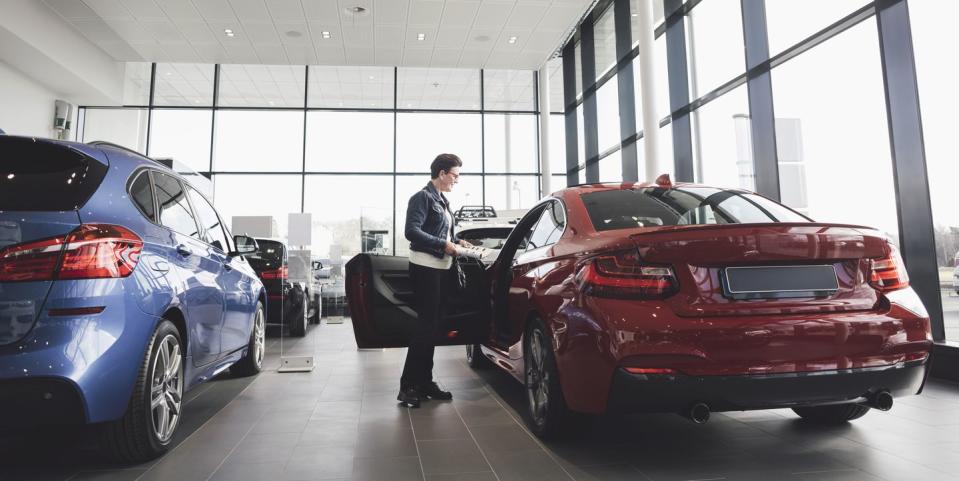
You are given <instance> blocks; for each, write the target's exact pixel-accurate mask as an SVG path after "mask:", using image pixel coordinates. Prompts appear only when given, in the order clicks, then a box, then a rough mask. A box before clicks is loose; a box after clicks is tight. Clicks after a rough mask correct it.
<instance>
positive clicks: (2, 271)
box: [0, 237, 65, 282]
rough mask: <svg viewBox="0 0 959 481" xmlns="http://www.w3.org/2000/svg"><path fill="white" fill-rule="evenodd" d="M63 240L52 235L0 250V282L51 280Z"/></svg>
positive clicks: (61, 249)
mask: <svg viewBox="0 0 959 481" xmlns="http://www.w3.org/2000/svg"><path fill="white" fill-rule="evenodd" d="M64 240H65V239H64V237H54V238H51V239H43V240H38V241H32V242H27V243H25V244H18V245H13V246H9V247H6V248H4V249H3V250H0V282H18V281H50V280H53V276H54V274H56V271H57V262H58V261H59V260H60V253H61V252H63V243H64Z"/></svg>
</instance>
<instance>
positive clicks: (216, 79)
mask: <svg viewBox="0 0 959 481" xmlns="http://www.w3.org/2000/svg"><path fill="white" fill-rule="evenodd" d="M219 97H220V64H214V65H213V106H212V107H210V110H211V111H212V112H211V113H210V165H209V170H208V172H209V173H210V177H211V178H212V177H213V156H214V155H215V152H214V151H215V150H216V110H217V107H219V105H220V99H219ZM213 196H214V197H216V183H214V184H213Z"/></svg>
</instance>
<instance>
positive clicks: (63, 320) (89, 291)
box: [0, 135, 266, 461]
mask: <svg viewBox="0 0 959 481" xmlns="http://www.w3.org/2000/svg"><path fill="white" fill-rule="evenodd" d="M255 250H256V243H255V241H253V240H252V239H250V238H248V237H245V236H236V237H232V238H231V236H230V235H229V232H228V231H227V228H226V226H225V225H224V224H223V223H222V222H221V218H220V216H219V215H218V214H217V212H216V211H215V210H214V209H213V206H212V205H211V204H210V202H209V201H208V200H207V199H206V198H205V197H204V196H203V195H202V194H200V193H199V192H198V191H197V190H196V189H195V188H194V187H193V186H191V185H190V184H189V183H187V182H185V181H184V180H183V179H182V178H181V177H179V176H178V175H177V174H175V173H174V172H172V171H171V170H170V169H168V168H167V167H165V166H163V165H161V164H160V163H158V162H155V161H153V160H151V159H148V158H146V157H143V156H141V155H139V154H136V153H135V152H131V151H129V150H126V149H124V148H122V147H117V146H113V145H110V144H104V143H96V144H92V145H87V144H77V143H70V142H59V141H51V140H42V139H34V138H25V137H13V136H5V135H0V426H26V427H29V426H34V425H38V424H50V423H55V424H69V423H79V424H83V423H86V424H97V425H98V426H97V430H98V432H99V433H101V435H102V438H101V441H102V442H101V444H102V445H103V447H104V448H106V449H108V450H110V451H112V452H113V454H114V455H115V456H116V457H117V458H119V459H121V460H126V461H142V460H146V459H150V458H153V457H156V456H158V455H159V454H161V453H163V452H164V451H165V450H166V449H167V447H168V445H169V443H170V440H171V438H172V437H173V433H174V431H175V430H176V427H177V424H178V421H179V419H180V416H181V414H182V413H181V407H182V403H181V399H182V395H183V393H184V392H185V391H186V390H189V389H190V388H191V387H193V386H195V385H197V384H199V383H201V382H203V381H205V380H208V379H210V378H212V377H214V376H216V375H217V374H218V373H220V372H221V371H223V370H225V369H227V368H231V370H232V371H233V372H234V373H235V374H239V375H253V374H256V373H258V372H259V371H260V368H261V366H262V363H263V353H264V319H265V312H264V306H265V305H266V303H265V302H264V301H265V292H264V289H263V284H262V283H261V282H260V280H259V279H258V278H257V276H256V274H255V273H254V272H253V269H252V267H251V266H250V265H249V263H248V262H247V261H246V260H245V259H244V258H243V255H244V254H248V253H252V252H254V251H255Z"/></svg>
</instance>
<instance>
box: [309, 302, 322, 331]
mask: <svg viewBox="0 0 959 481" xmlns="http://www.w3.org/2000/svg"><path fill="white" fill-rule="evenodd" d="M310 304H312V305H313V314H312V315H311V316H310V324H319V323H320V298H319V296H315V297H313V301H312V302H311V303H310Z"/></svg>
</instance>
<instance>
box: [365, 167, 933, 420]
mask: <svg viewBox="0 0 959 481" xmlns="http://www.w3.org/2000/svg"><path fill="white" fill-rule="evenodd" d="M407 265H408V264H407V259H406V258H403V257H390V256H368V255H360V256H357V257H354V258H353V259H352V260H351V261H350V262H349V263H348V264H347V296H348V298H349V302H350V307H351V310H352V313H353V329H354V333H355V336H356V342H357V345H358V346H359V347H361V348H379V347H401V346H405V345H406V339H407V337H408V332H409V330H410V325H411V323H412V322H413V320H414V318H415V316H416V314H415V312H414V311H413V310H412V309H411V307H410V300H411V299H410V296H411V289H410V286H409V279H408V276H407ZM464 268H465V270H466V272H467V278H468V283H467V288H466V289H465V290H464V291H462V292H457V293H455V294H454V295H452V296H451V297H450V299H451V302H450V307H449V309H448V310H449V312H448V315H447V325H444V326H442V329H440V330H439V331H438V332H437V344H438V345H451V344H465V345H466V346H467V357H468V360H469V363H470V365H472V366H474V367H479V366H482V365H484V364H493V365H496V366H499V367H500V368H502V369H504V370H506V371H507V372H509V373H510V374H512V375H513V376H514V377H515V378H516V379H517V380H519V381H520V382H522V383H523V384H524V385H525V386H526V391H527V398H528V401H529V403H528V404H529V416H528V422H529V425H530V428H531V429H532V430H533V431H534V432H535V433H537V434H538V435H541V436H549V435H553V434H557V433H559V432H562V431H563V430H564V429H565V427H567V426H569V425H570V424H576V423H570V421H571V420H572V419H574V418H576V417H580V416H578V414H579V413H592V414H599V413H605V412H678V413H681V414H684V415H686V416H688V417H689V418H691V419H692V420H693V421H696V422H699V423H702V422H705V421H706V420H708V418H709V413H710V412H711V411H734V410H737V411H738V410H751V409H769V408H792V409H793V410H794V411H795V412H796V413H797V414H799V415H800V416H801V417H803V418H806V419H809V420H814V421H819V422H845V421H848V420H852V419H856V418H858V417H860V416H862V415H864V414H865V413H866V412H867V411H868V410H869V409H870V408H877V409H881V410H887V409H889V408H891V407H892V402H893V401H892V400H893V397H894V396H907V395H913V394H917V393H919V392H920V391H921V390H922V387H923V383H924V381H925V378H926V373H927V371H928V367H929V354H930V351H931V349H932V337H931V334H930V323H929V316H928V314H927V312H926V310H925V309H924V307H923V305H922V302H921V301H920V300H919V298H918V296H917V295H916V294H915V292H913V291H912V289H911V288H910V287H909V280H908V277H907V275H906V271H905V267H904V265H903V262H902V259H901V258H900V256H899V254H898V250H897V249H896V247H894V246H893V245H892V244H890V243H889V242H888V241H887V239H886V237H885V236H884V235H883V234H882V233H880V232H879V231H876V230H874V229H871V228H868V227H862V226H855V225H843V224H825V223H818V222H814V221H812V220H810V219H809V218H807V217H805V216H803V215H802V214H799V213H797V212H795V211H793V210H791V209H789V208H788V207H785V206H783V205H780V204H778V203H776V202H773V201H771V200H769V199H767V198H765V197H762V196H759V195H757V194H754V193H751V192H748V191H743V190H738V189H719V188H713V187H706V186H701V185H694V184H676V185H673V184H671V183H670V182H669V180H668V178H665V177H664V178H661V179H660V180H658V181H657V183H655V184H649V183H642V184H629V183H627V184H594V185H585V186H578V187H571V188H568V189H565V190H562V191H559V192H557V193H555V194H553V195H552V196H550V197H547V198H545V199H543V200H542V201H541V202H539V203H538V204H537V205H536V206H535V207H533V208H532V209H530V211H529V213H528V214H527V215H526V216H525V217H524V218H523V219H522V220H521V221H520V222H519V223H518V225H517V226H516V228H515V230H514V231H513V232H512V233H511V234H510V236H509V238H508V239H507V241H506V243H505V245H504V247H503V249H502V251H501V252H500V255H499V257H498V258H497V260H496V261H495V262H494V263H493V264H492V265H490V266H489V267H488V268H484V267H483V266H482V265H481V264H479V263H472V262H470V263H466V265H465V266H464Z"/></svg>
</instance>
